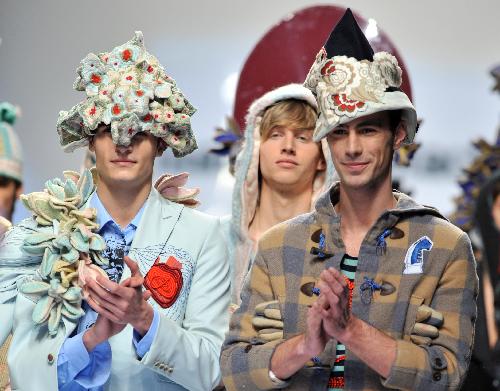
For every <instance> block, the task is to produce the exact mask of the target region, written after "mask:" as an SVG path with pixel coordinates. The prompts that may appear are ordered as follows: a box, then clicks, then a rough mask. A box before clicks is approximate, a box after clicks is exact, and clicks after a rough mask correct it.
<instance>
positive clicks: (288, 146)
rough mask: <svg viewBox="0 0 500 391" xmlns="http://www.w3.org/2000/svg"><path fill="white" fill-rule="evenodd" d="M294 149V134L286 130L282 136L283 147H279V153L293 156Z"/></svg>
mask: <svg viewBox="0 0 500 391" xmlns="http://www.w3.org/2000/svg"><path fill="white" fill-rule="evenodd" d="M295 151H296V150H295V135H294V134H293V133H292V132H286V133H285V137H283V147H282V148H281V153H284V154H286V155H293V156H295V154H296V152H295Z"/></svg>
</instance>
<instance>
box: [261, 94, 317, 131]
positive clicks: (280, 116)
mask: <svg viewBox="0 0 500 391" xmlns="http://www.w3.org/2000/svg"><path fill="white" fill-rule="evenodd" d="M317 117H318V114H317V113H316V110H315V109H314V108H313V107H312V106H311V105H310V104H309V103H307V102H305V101H303V100H299V99H287V100H282V101H280V102H277V103H275V104H273V105H272V106H269V107H268V108H267V109H266V111H264V114H263V116H262V120H261V122H260V136H261V138H262V141H265V140H267V139H268V138H269V135H270V133H271V130H272V129H274V128H275V127H277V126H286V127H291V128H293V129H304V130H306V129H307V130H309V129H310V130H313V129H314V127H315V126H316V118H317Z"/></svg>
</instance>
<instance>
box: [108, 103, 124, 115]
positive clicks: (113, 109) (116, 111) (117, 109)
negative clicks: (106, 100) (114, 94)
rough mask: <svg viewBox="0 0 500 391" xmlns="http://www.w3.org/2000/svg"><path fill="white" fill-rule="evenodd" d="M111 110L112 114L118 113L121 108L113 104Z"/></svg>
mask: <svg viewBox="0 0 500 391" xmlns="http://www.w3.org/2000/svg"><path fill="white" fill-rule="evenodd" d="M111 112H112V113H113V114H114V115H118V114H120V113H121V112H122V110H121V109H120V106H118V105H114V106H113V108H112V109H111Z"/></svg>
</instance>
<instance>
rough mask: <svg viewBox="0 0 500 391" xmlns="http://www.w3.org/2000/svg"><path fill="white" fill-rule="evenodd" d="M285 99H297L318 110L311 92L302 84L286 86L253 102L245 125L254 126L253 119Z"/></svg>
mask: <svg viewBox="0 0 500 391" xmlns="http://www.w3.org/2000/svg"><path fill="white" fill-rule="evenodd" d="M286 99H299V100H303V101H306V102H307V103H309V104H310V105H311V106H312V107H314V109H315V110H316V111H317V110H318V104H317V103H316V98H315V97H314V95H313V93H312V92H311V90H309V89H308V88H306V87H304V86H303V85H302V84H287V85H285V86H282V87H279V88H276V89H275V90H272V91H269V92H268V93H266V94H264V95H262V96H261V97H260V98H259V99H257V100H255V101H254V102H253V103H252V104H251V105H250V108H249V109H248V114H247V117H246V123H247V124H252V125H254V123H255V119H256V118H257V116H259V115H260V114H261V113H262V112H263V111H264V110H265V109H267V108H268V107H269V106H271V105H273V104H275V103H276V102H279V101H281V100H286Z"/></svg>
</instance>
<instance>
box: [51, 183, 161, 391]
mask: <svg viewBox="0 0 500 391" xmlns="http://www.w3.org/2000/svg"><path fill="white" fill-rule="evenodd" d="M90 206H91V207H93V208H96V209H97V223H98V224H99V227H100V228H99V234H100V235H101V236H102V237H103V238H104V240H105V241H106V250H105V251H104V252H103V255H104V256H105V257H106V258H107V259H108V260H109V266H108V267H107V268H103V269H105V271H106V273H107V274H108V277H109V279H110V280H112V281H115V282H117V283H118V282H119V281H120V279H121V276H122V273H123V257H124V255H127V254H128V253H129V251H130V246H131V244H132V240H133V239H134V236H135V233H136V231H137V227H138V225H139V222H140V220H141V217H142V214H143V212H144V205H143V206H142V208H141V209H140V210H139V212H138V213H137V215H136V216H135V217H134V218H133V219H132V221H131V222H130V224H129V225H127V227H125V229H123V230H122V229H121V228H120V226H119V225H118V224H116V222H115V221H114V220H113V218H112V217H111V216H110V215H109V213H108V211H107V210H106V208H104V205H103V204H102V202H101V200H100V199H99V197H98V196H97V192H95V193H94V194H93V195H92V198H91V200H90ZM83 309H84V310H85V315H84V316H82V318H81V319H80V321H79V322H78V327H77V330H76V332H77V334H76V335H74V336H72V337H69V338H67V339H66V341H64V344H63V345H62V347H61V350H60V351H59V356H58V359H57V379H58V384H59V390H62V391H70V390H71V391H77V390H78V391H80V390H95V391H97V390H102V389H103V385H104V384H105V383H106V381H107V380H108V378H109V375H110V373H111V346H110V344H109V342H108V341H104V342H102V343H101V344H99V345H97V346H96V347H95V348H94V350H92V351H91V352H87V349H86V348H85V345H84V344H83V334H84V333H85V331H86V330H87V329H88V328H89V327H91V326H92V325H93V324H94V323H95V321H96V319H97V313H96V312H95V311H94V310H92V309H91V308H90V307H89V305H88V304H87V303H86V302H83ZM159 322H160V319H159V314H158V313H157V311H156V310H154V315H153V322H152V323H151V326H150V328H149V330H148V332H147V333H146V334H145V335H144V336H143V337H142V338H141V337H140V335H139V334H138V333H137V332H136V331H135V330H134V333H133V341H132V342H133V344H134V347H135V350H136V353H137V356H138V357H139V358H142V357H143V356H144V355H145V354H146V353H147V352H148V351H149V349H150V347H151V343H152V342H153V339H154V337H155V335H156V331H157V329H158V324H159Z"/></svg>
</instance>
